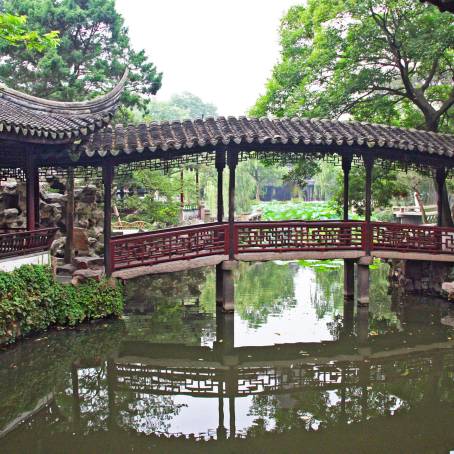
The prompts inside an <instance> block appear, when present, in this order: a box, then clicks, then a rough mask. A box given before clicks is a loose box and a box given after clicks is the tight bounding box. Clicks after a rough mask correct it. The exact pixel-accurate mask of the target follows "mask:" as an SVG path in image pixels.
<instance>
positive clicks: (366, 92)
mask: <svg viewBox="0 0 454 454" xmlns="http://www.w3.org/2000/svg"><path fill="white" fill-rule="evenodd" d="M280 32H281V44H282V61H281V62H280V63H278V64H277V65H276V66H275V68H274V70H273V74H272V78H271V79H270V80H269V81H268V84H267V90H266V94H265V95H264V96H263V97H261V98H260V99H259V100H258V101H257V104H256V106H255V107H254V109H253V110H252V112H253V113H254V114H256V115H265V114H267V113H273V114H275V115H277V116H282V115H304V116H306V115H308V116H311V117H331V118H332V117H339V116H341V115H342V114H345V113H349V114H351V115H353V117H354V118H357V119H367V120H372V121H376V122H379V123H383V122H386V123H392V124H396V125H400V126H403V125H405V126H413V127H421V128H424V129H427V130H431V131H436V130H437V129H438V128H439V126H440V125H443V126H445V127H447V126H448V124H449V113H452V107H453V105H454V87H453V84H452V80H453V76H454V18H453V16H452V15H449V14H442V13H440V12H439V11H438V10H437V9H436V8H435V7H432V6H428V5H425V4H422V3H419V2H414V1H413V0H384V1H383V0H336V1H330V0H322V1H320V0H317V1H315V0H309V1H308V4H307V6H295V7H293V8H291V9H290V10H289V12H288V14H287V15H286V16H285V17H284V19H283V20H282V23H281V30H280Z"/></svg>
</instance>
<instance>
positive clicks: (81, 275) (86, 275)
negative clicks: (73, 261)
mask: <svg viewBox="0 0 454 454" xmlns="http://www.w3.org/2000/svg"><path fill="white" fill-rule="evenodd" d="M103 276H104V270H103V269H98V270H90V269H86V270H76V271H75V272H74V273H73V278H72V281H71V283H72V284H73V285H78V284H80V283H82V282H87V281H88V280H90V279H94V280H95V281H98V282H99V281H100V280H101V278H102V277H103Z"/></svg>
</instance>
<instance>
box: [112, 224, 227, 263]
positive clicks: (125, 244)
mask: <svg viewBox="0 0 454 454" xmlns="http://www.w3.org/2000/svg"><path fill="white" fill-rule="evenodd" d="M228 243H229V242H228V225H227V224H218V223H214V224H204V225H200V226H195V227H194V226H192V227H181V228H172V229H166V230H159V231H155V232H146V233H137V234H132V235H124V236H119V237H115V238H113V239H112V240H111V259H112V262H111V267H112V268H111V269H112V270H113V271H116V270H119V269H125V268H133V267H137V266H147V265H154V264H157V263H163V262H171V261H174V260H185V259H192V258H197V257H205V256H209V255H217V254H227V253H228V251H227V247H228Z"/></svg>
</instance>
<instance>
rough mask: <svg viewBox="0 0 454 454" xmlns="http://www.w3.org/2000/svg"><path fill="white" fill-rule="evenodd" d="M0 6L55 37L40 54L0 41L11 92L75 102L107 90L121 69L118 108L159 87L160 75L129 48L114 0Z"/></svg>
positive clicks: (7, 0) (0, 68) (0, 67)
mask: <svg viewBox="0 0 454 454" xmlns="http://www.w3.org/2000/svg"><path fill="white" fill-rule="evenodd" d="M2 8H3V10H4V11H5V12H6V13H8V14H14V15H26V16H27V17H28V26H29V27H30V28H31V29H33V30H36V31H37V33H40V34H43V33H45V31H46V30H55V31H56V32H58V33H59V36H60V45H59V46H58V48H51V49H49V50H48V51H47V52H45V53H44V54H37V53H35V52H31V51H29V50H26V51H25V52H24V51H23V50H22V49H19V48H17V47H16V46H14V45H13V44H11V43H8V42H6V43H5V42H3V43H0V46H1V47H0V50H1V52H2V54H3V55H4V58H3V59H2V61H1V63H0V78H1V79H2V80H3V81H4V82H5V83H6V84H7V85H9V86H11V87H13V88H16V89H19V90H23V91H26V92H30V93H32V94H34V95H37V96H42V97H46V98H51V99H59V100H63V101H74V100H81V99H86V98H88V97H93V96H95V95H98V94H99V93H101V92H105V91H107V90H108V89H109V88H111V87H112V85H113V84H114V83H115V79H118V78H119V77H120V76H121V74H122V73H123V71H124V68H125V67H126V66H127V67H128V68H129V70H130V75H129V82H128V85H127V90H126V91H125V94H124V95H123V104H124V105H126V106H133V105H135V106H138V105H139V106H140V105H142V102H143V101H142V96H143V95H147V94H154V93H156V91H157V90H158V89H159V88H160V86H161V77H162V75H161V74H160V73H158V72H157V70H156V68H155V66H154V64H153V63H151V62H149V61H148V58H147V56H146V55H145V52H144V51H143V50H141V51H135V50H133V49H132V48H131V45H130V41H129V36H128V30H127V28H126V27H125V26H124V23H123V18H122V17H121V16H120V14H118V13H117V11H116V10H115V2H114V0H4V1H3V2H2Z"/></svg>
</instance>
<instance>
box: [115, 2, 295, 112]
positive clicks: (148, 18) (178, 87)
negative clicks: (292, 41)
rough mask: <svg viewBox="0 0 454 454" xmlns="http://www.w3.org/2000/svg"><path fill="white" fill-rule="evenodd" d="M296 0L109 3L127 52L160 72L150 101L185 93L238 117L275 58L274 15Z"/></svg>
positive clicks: (277, 17) (276, 23)
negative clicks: (121, 23) (127, 41)
mask: <svg viewBox="0 0 454 454" xmlns="http://www.w3.org/2000/svg"><path fill="white" fill-rule="evenodd" d="M301 3H303V1H302V0H227V1H226V0H116V4H117V10H118V11H119V12H120V13H121V14H122V15H123V17H124V19H125V22H126V25H127V26H128V28H129V34H130V37H131V41H132V45H133V46H134V48H135V49H137V50H138V49H145V51H146V53H147V55H148V57H149V58H150V60H151V61H152V62H153V63H155V64H156V66H157V68H158V70H159V71H161V72H163V73H164V76H163V84H162V88H161V89H160V90H159V92H158V95H157V97H156V98H157V99H159V100H165V99H168V98H169V97H170V96H171V95H172V94H174V93H178V92H181V91H189V92H191V93H194V94H195V95H197V96H200V97H201V98H202V99H203V100H204V101H206V102H212V103H213V104H215V105H216V106H217V107H218V111H219V114H221V115H243V114H245V113H246V111H247V110H248V109H249V108H250V107H251V106H252V105H253V104H254V103H255V100H256V99H257V98H258V96H259V95H260V94H262V93H263V92H264V88H265V83H266V80H267V79H268V78H269V77H270V75H271V70H272V68H273V65H274V64H275V63H276V62H277V61H278V58H279V34H278V27H279V22H280V19H281V17H282V15H283V14H284V13H285V11H286V10H287V9H288V8H289V7H290V6H292V5H296V4H301Z"/></svg>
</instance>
